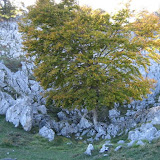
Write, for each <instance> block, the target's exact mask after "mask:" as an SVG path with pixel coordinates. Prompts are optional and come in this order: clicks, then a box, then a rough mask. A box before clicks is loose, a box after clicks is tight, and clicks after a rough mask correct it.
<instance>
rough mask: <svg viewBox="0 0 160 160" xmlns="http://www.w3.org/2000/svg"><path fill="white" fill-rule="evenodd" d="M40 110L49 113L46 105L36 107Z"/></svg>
mask: <svg viewBox="0 0 160 160" xmlns="http://www.w3.org/2000/svg"><path fill="white" fill-rule="evenodd" d="M36 108H37V110H38V111H40V112H41V113H42V114H47V109H46V106H45V105H41V106H37V107H36Z"/></svg>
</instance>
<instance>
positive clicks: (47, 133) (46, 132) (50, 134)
mask: <svg viewBox="0 0 160 160" xmlns="http://www.w3.org/2000/svg"><path fill="white" fill-rule="evenodd" d="M39 134H40V135H41V136H42V137H44V138H47V139H48V140H49V141H53V140H54V136H55V132H54V131H53V130H52V129H49V128H47V127H46V126H44V127H42V128H41V129H40V130H39Z"/></svg>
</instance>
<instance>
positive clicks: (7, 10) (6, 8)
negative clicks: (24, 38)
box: [0, 0, 16, 19]
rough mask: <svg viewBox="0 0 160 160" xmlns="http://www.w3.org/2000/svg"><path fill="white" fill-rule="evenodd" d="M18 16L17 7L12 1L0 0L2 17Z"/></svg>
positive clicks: (0, 16) (0, 15)
mask: <svg viewBox="0 0 160 160" xmlns="http://www.w3.org/2000/svg"><path fill="white" fill-rule="evenodd" d="M15 16H16V7H15V6H14V5H13V4H12V3H11V2H10V0H1V1H0V18H1V19H10V18H13V17H15Z"/></svg>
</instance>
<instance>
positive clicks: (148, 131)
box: [128, 123, 158, 141]
mask: <svg viewBox="0 0 160 160" xmlns="http://www.w3.org/2000/svg"><path fill="white" fill-rule="evenodd" d="M156 133H157V129H156V128H155V127H154V126H153V125H152V124H151V123H147V124H142V125H141V127H139V128H136V129H135V130H133V131H130V132H129V133H128V139H130V140H131V141H138V140H148V141H152V140H153V139H155V138H158V137H157V134H156Z"/></svg>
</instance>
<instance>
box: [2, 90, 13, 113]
mask: <svg viewBox="0 0 160 160" xmlns="http://www.w3.org/2000/svg"><path fill="white" fill-rule="evenodd" d="M14 104H15V100H14V99H13V98H12V97H11V96H10V95H9V94H7V93H5V92H0V114H2V115H5V114H6V112H7V109H8V108H9V107H10V106H12V105H14Z"/></svg>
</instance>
